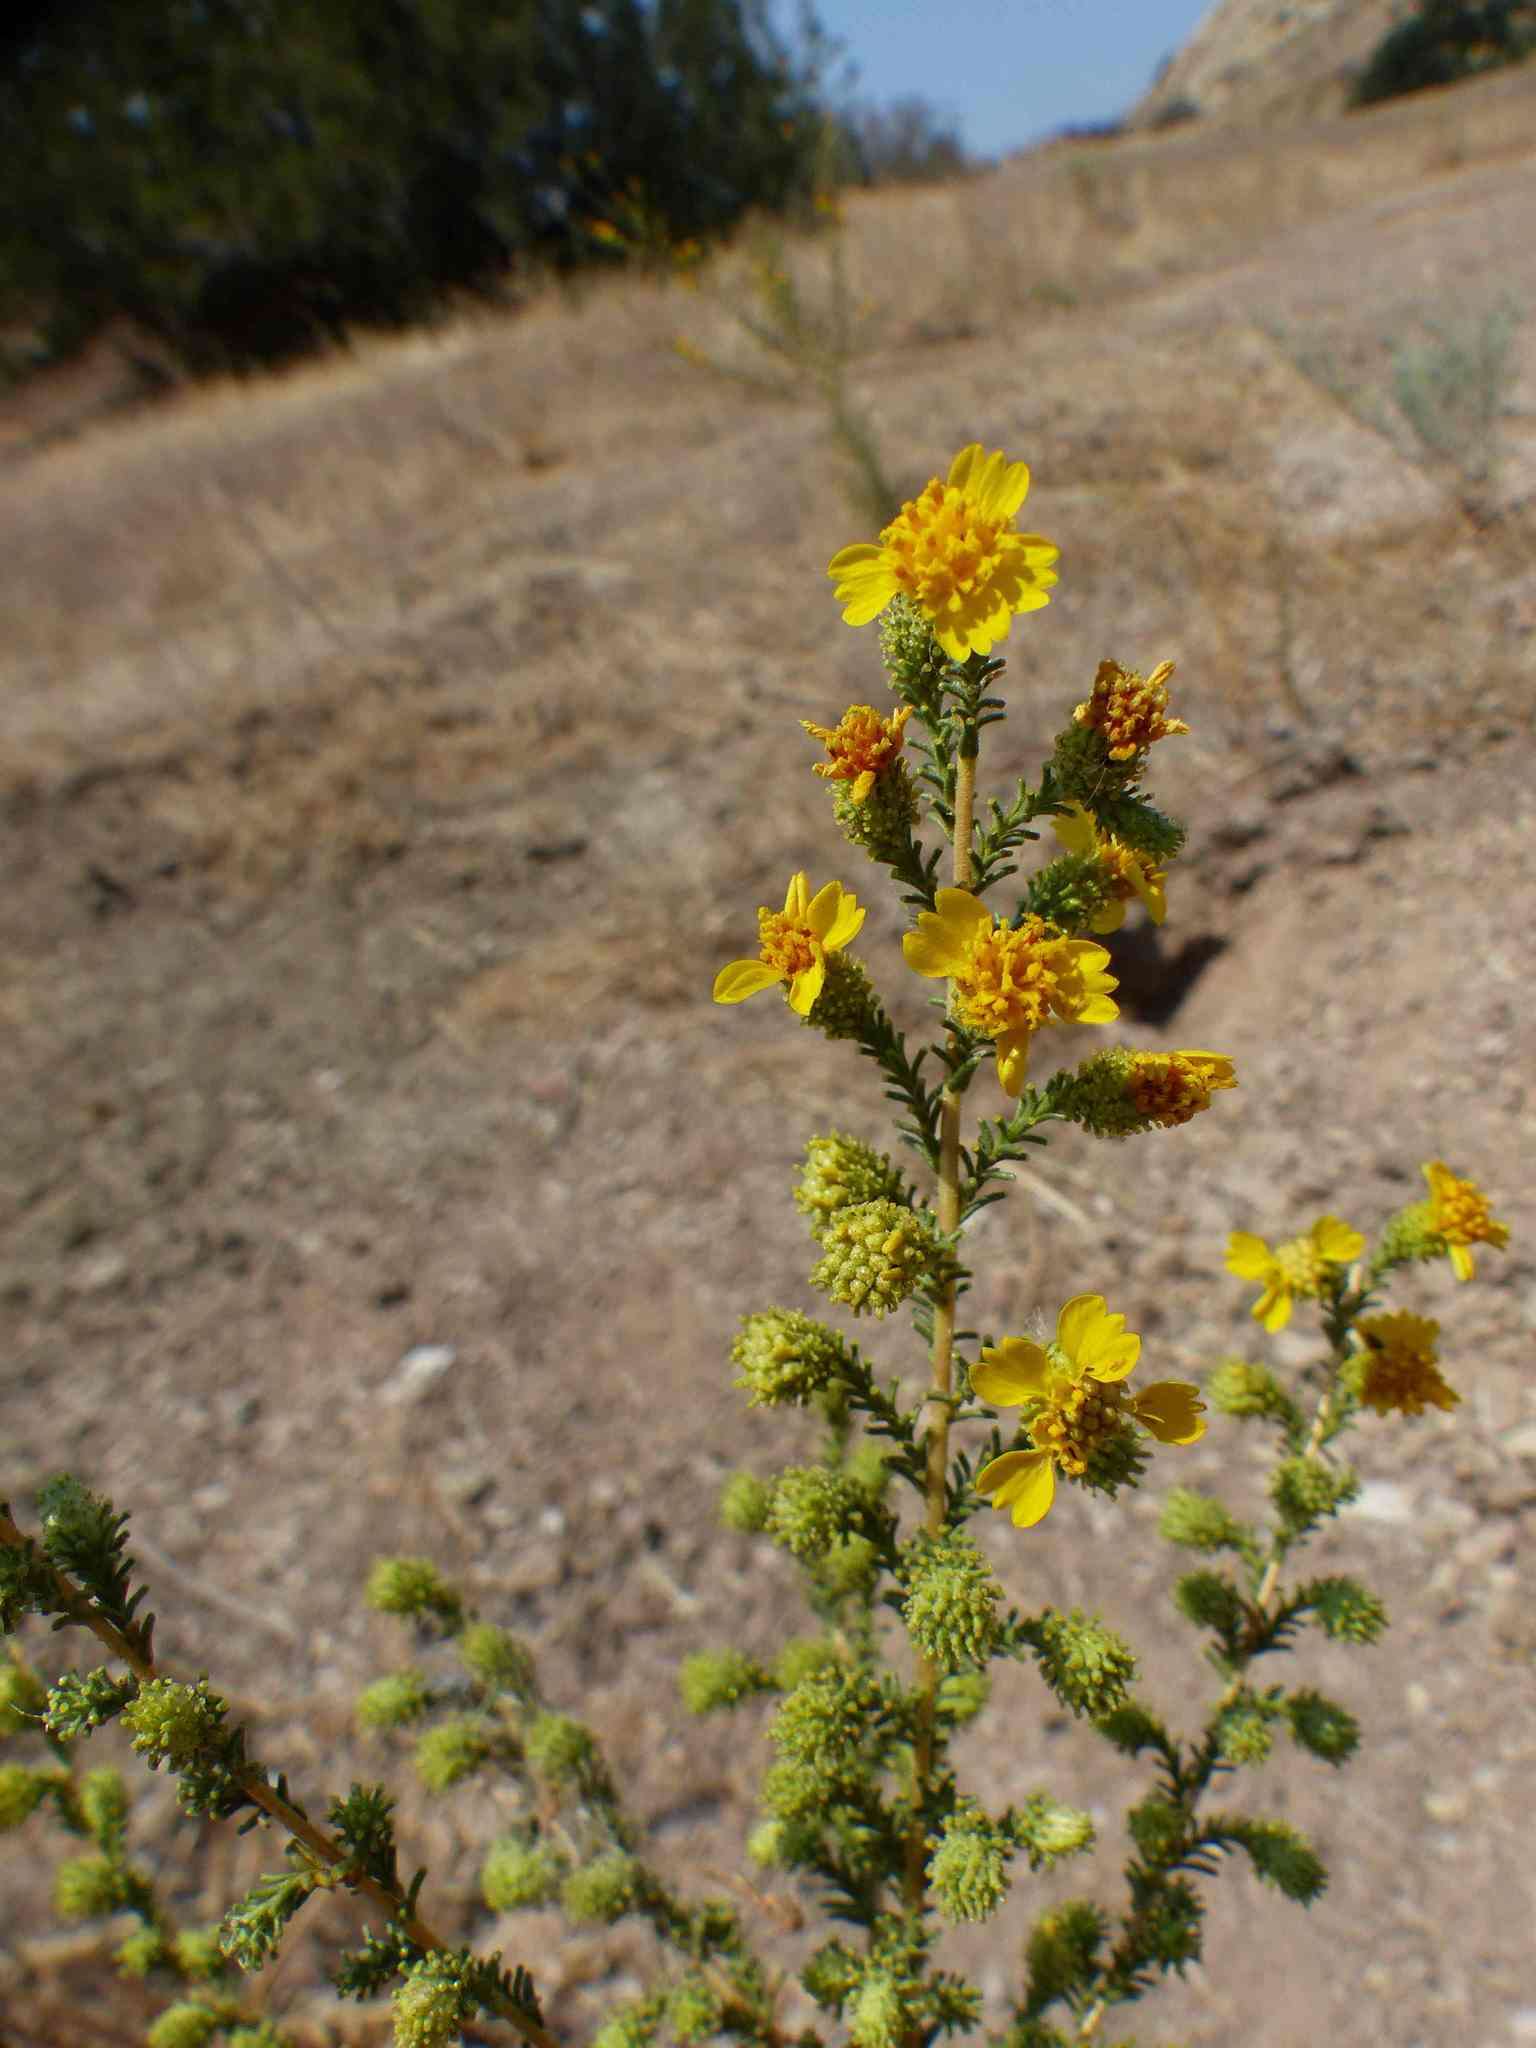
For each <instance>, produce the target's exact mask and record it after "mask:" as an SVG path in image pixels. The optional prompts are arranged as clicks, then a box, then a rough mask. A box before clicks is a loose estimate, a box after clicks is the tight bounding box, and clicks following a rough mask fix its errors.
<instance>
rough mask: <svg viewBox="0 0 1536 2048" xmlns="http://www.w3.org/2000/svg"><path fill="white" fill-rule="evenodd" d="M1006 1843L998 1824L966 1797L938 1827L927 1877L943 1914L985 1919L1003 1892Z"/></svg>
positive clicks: (957, 1919)
mask: <svg viewBox="0 0 1536 2048" xmlns="http://www.w3.org/2000/svg"><path fill="white" fill-rule="evenodd" d="M1008 1848H1009V1844H1008V1841H1007V1839H1006V1837H1005V1836H1004V1835H1003V1833H1002V1831H1001V1829H999V1828H997V1827H995V1826H994V1825H993V1824H992V1822H991V1821H989V1820H988V1819H987V1817H986V1815H985V1814H984V1813H982V1812H981V1810H980V1809H979V1808H978V1807H975V1806H973V1805H970V1804H969V1803H967V1804H966V1805H964V1806H961V1807H959V1808H957V1809H956V1811H955V1812H954V1813H952V1814H951V1815H950V1816H949V1818H948V1819H947V1820H946V1821H945V1823H944V1825H943V1827H942V1828H941V1829H940V1831H939V1843H938V1847H937V1848H936V1849H935V1850H934V1852H933V1854H932V1856H931V1857H930V1858H929V1859H928V1881H929V1883H930V1884H931V1885H932V1886H933V1896H934V1901H935V1903H936V1905H937V1906H938V1909H939V1911H940V1912H941V1913H942V1914H943V1915H944V1918H945V1919H946V1920H949V1921H952V1922H954V1923H956V1924H958V1923H959V1922H961V1921H965V1920H990V1919H991V1917H992V1915H993V1914H994V1913H995V1912H996V1911H997V1909H998V1907H999V1906H1000V1905H1001V1904H1002V1903H1003V1901H1004V1899H1005V1898H1007V1896H1008Z"/></svg>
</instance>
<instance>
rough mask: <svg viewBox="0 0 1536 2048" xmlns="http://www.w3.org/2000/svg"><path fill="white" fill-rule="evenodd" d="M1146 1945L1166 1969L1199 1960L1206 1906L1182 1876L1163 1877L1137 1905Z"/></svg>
mask: <svg viewBox="0 0 1536 2048" xmlns="http://www.w3.org/2000/svg"><path fill="white" fill-rule="evenodd" d="M1140 1912H1141V1916H1142V1926H1143V1928H1144V1930H1145V1934H1146V1942H1147V1946H1148V1947H1149V1948H1150V1949H1151V1951H1152V1953H1153V1955H1154V1956H1155V1957H1156V1958H1157V1961H1158V1962H1159V1963H1160V1964H1161V1966H1162V1967H1163V1969H1165V1970H1184V1969H1187V1968H1188V1966H1189V1965H1190V1964H1191V1963H1198V1962H1199V1960H1200V1930H1201V1926H1202V1924H1203V1922H1204V1919H1205V1908H1204V1907H1203V1906H1202V1905H1201V1903H1200V1900H1199V1897H1198V1895H1197V1893H1196V1892H1195V1890H1194V1887H1193V1886H1192V1885H1189V1884H1186V1883H1185V1881H1184V1879H1183V1878H1182V1877H1166V1878H1164V1879H1163V1881H1162V1883H1161V1884H1160V1885H1157V1886H1155V1887H1153V1888H1151V1889H1150V1891H1149V1893H1148V1896H1147V1898H1146V1899H1145V1901H1144V1902H1143V1904H1142V1906H1141V1908H1140Z"/></svg>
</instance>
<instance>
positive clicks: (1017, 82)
mask: <svg viewBox="0 0 1536 2048" xmlns="http://www.w3.org/2000/svg"><path fill="white" fill-rule="evenodd" d="M1212 4H1214V0H815V11H816V13H817V15H818V17H819V18H820V20H821V23H822V25H823V27H824V28H825V29H826V30H827V31H828V33H829V34H830V35H832V36H834V37H836V38H837V40H838V41H839V42H841V43H843V44H844V45H845V46H846V49H847V55H848V57H849V58H850V59H851V60H852V61H853V63H854V64H855V65H857V67H858V77H857V79H856V81H855V83H854V97H855V98H857V99H860V100H867V101H875V102H877V103H879V102H889V101H891V100H897V99H903V98H908V97H910V96H911V95H913V94H914V93H915V94H918V95H920V96H921V97H922V98H924V99H926V100H928V101H929V102H931V104H932V105H933V106H934V107H935V108H936V109H937V110H938V111H939V112H940V113H942V114H945V115H948V116H950V117H952V118H954V119H955V120H957V121H958V122H959V125H960V131H961V135H962V137H963V139H964V141H965V144H966V147H967V148H968V149H969V150H971V151H972V153H973V154H975V155H978V156H997V155H1001V154H1002V153H1003V152H1004V151H1007V150H1010V149H1019V148H1021V147H1022V146H1023V145H1024V144H1025V143H1027V142H1033V141H1036V140H1038V138H1039V137H1040V136H1042V135H1047V134H1049V133H1050V132H1051V131H1052V130H1053V129H1056V128H1060V127H1062V126H1063V125H1064V124H1066V123H1070V122H1080V121H1107V120H1111V119H1112V118H1113V117H1114V116H1115V115H1117V114H1120V113H1123V112H1124V110H1125V109H1126V108H1127V107H1128V106H1129V105H1130V104H1131V102H1132V101H1133V100H1135V99H1137V98H1138V97H1139V96H1140V94H1141V93H1142V92H1143V91H1145V89H1146V87H1147V86H1148V84H1150V82H1151V79H1152V74H1153V72H1154V70H1155V69H1156V67H1157V65H1158V63H1159V62H1160V60H1161V59H1162V58H1163V57H1165V56H1167V55H1168V54H1169V52H1170V51H1173V50H1176V49H1178V48H1179V46H1180V45H1181V44H1182V43H1184V42H1186V41H1187V40H1188V38H1189V34H1190V31H1191V30H1192V29H1193V28H1194V27H1195V25H1196V23H1197V22H1198V21H1199V20H1200V19H1201V18H1202V16H1203V15H1205V14H1206V13H1207V12H1209V9H1210V7H1211V5H1212ZM796 12H797V9H796V4H795V0H773V13H774V15H775V17H776V19H777V20H778V21H779V22H780V23H781V24H782V25H784V26H786V27H787V26H789V25H790V24H792V23H793V21H794V20H795V18H796Z"/></svg>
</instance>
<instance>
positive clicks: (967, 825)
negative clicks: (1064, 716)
mask: <svg viewBox="0 0 1536 2048" xmlns="http://www.w3.org/2000/svg"><path fill="white" fill-rule="evenodd" d="M975 814H976V756H975V755H974V754H966V753H961V755H960V756H959V758H958V759H957V760H956V762H955V841H954V845H955V864H954V875H955V887H956V888H957V889H967V888H969V887H970V883H971V838H972V828H973V825H974V821H975ZM951 1001H953V988H951ZM935 1206H936V1210H937V1214H938V1223H939V1229H940V1231H941V1232H943V1233H944V1234H945V1235H946V1236H947V1235H949V1234H950V1233H952V1232H953V1231H956V1230H958V1229H959V1228H960V1096H959V1094H958V1093H957V1091H956V1089H955V1086H954V1083H953V1082H951V1083H950V1085H949V1086H948V1087H947V1088H946V1089H945V1090H944V1093H943V1095H942V1096H941V1097H940V1099H939V1186H938V1196H937V1201H936V1204H935ZM955 1294H956V1286H955V1282H954V1281H953V1280H952V1279H951V1280H949V1281H948V1282H946V1284H945V1287H944V1291H943V1293H942V1294H941V1295H940V1297H939V1299H938V1301H937V1302H936V1303H935V1304H934V1310H933V1346H932V1349H931V1351H930V1353H929V1364H930V1370H931V1377H930V1379H929V1383H928V1392H929V1400H928V1404H927V1408H926V1410H925V1413H924V1416H923V1423H922V1427H923V1434H924V1441H925V1446H926V1451H927V1498H928V1512H927V1517H926V1523H925V1526H926V1528H927V1531H928V1534H929V1535H930V1536H932V1537H938V1536H941V1535H942V1534H943V1533H944V1511H945V1506H946V1500H947V1493H948V1481H949V1414H950V1408H949V1394H950V1388H951V1386H952V1384H953V1381H954V1364H955ZM939 1678H940V1672H939V1667H938V1666H937V1665H936V1664H935V1663H934V1662H933V1661H932V1659H931V1658H928V1657H919V1659H918V1664H917V1683H918V1694H919V1698H918V1715H917V1740H916V1742H915V1744H914V1745H913V1752H912V1809H913V1811H912V1831H911V1833H910V1835H909V1836H908V1838H907V1873H906V1877H907V1882H906V1895H907V1905H908V1907H909V1909H910V1910H911V1911H912V1912H914V1913H918V1912H921V1910H922V1904H923V1862H924V1856H923V1852H924V1850H925V1848H926V1846H927V1836H926V1830H925V1826H924V1821H923V1811H924V1808H925V1807H926V1805H927V1803H928V1785H929V1780H930V1778H931V1776H932V1773H933V1731H934V1719H935V1710H936V1708H937V1705H938V1697H939Z"/></svg>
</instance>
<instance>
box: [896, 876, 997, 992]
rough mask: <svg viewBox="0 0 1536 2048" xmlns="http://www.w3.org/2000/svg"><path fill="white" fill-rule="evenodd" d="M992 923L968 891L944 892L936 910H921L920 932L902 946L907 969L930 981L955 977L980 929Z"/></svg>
mask: <svg viewBox="0 0 1536 2048" xmlns="http://www.w3.org/2000/svg"><path fill="white" fill-rule="evenodd" d="M989 922H990V914H989V912H988V910H987V907H986V905H985V904H984V903H982V902H980V901H978V899H977V898H976V897H974V896H973V895H972V894H971V893H970V891H969V890H968V889H941V890H940V891H939V893H938V895H937V896H936V897H935V898H934V908H933V909H932V910H920V911H919V912H918V914H917V929H916V931H911V932H908V933H907V935H906V937H905V938H904V939H903V940H902V942H901V950H902V952H903V954H904V955H905V956H906V962H907V965H908V966H909V967H910V968H911V969H912V970H913V971H914V973H917V974H925V975H927V976H928V978H929V980H930V981H931V980H934V979H935V978H936V977H938V976H940V975H946V974H953V973H954V971H955V969H956V967H957V966H959V965H960V963H961V961H962V960H963V959H964V957H965V948H966V946H967V944H968V943H969V941H970V939H971V937H972V935H973V933H974V932H975V930H976V927H977V926H978V925H981V924H987V923H989Z"/></svg>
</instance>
